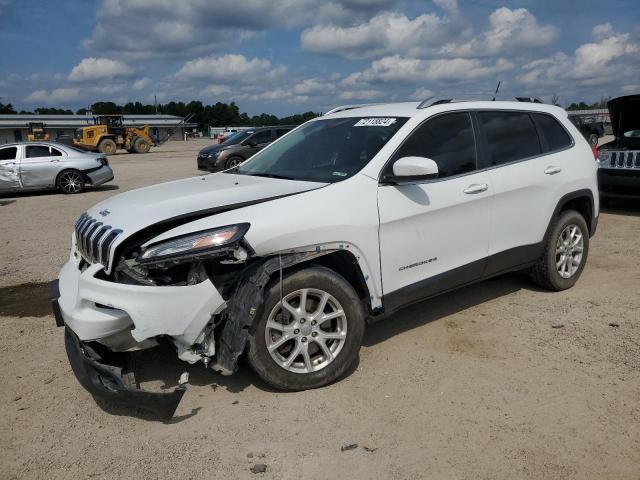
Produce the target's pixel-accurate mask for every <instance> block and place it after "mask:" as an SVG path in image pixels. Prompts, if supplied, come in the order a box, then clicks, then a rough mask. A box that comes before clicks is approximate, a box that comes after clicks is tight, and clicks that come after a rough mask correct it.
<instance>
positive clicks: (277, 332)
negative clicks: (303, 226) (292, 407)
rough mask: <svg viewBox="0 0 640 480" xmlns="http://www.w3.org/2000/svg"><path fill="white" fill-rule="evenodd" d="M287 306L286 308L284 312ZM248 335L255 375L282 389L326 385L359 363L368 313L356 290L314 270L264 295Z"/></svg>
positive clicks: (340, 279)
mask: <svg viewBox="0 0 640 480" xmlns="http://www.w3.org/2000/svg"><path fill="white" fill-rule="evenodd" d="M282 307H284V308H282ZM257 318H258V320H257V323H256V324H254V326H253V327H252V329H251V331H250V333H249V349H248V354H247V358H248V361H249V364H250V365H251V367H252V368H253V370H254V371H255V372H256V374H257V375H258V376H259V377H260V378H261V379H262V380H264V381H265V382H266V383H268V384H269V385H271V386H272V387H275V388H277V389H280V390H287V391H298V390H307V389H310V388H318V387H323V386H325V385H328V384H330V383H332V382H334V381H335V380H337V379H339V378H341V377H342V376H343V375H344V374H345V373H346V372H347V371H348V370H349V369H350V368H351V367H352V366H354V365H355V363H356V362H357V359H358V352H359V351H360V346H361V344H362V337H363V335H364V326H365V313H364V308H363V304H362V301H361V300H360V298H359V297H358V295H357V294H356V292H355V290H354V289H353V287H352V286H351V285H350V284H349V283H348V282H347V281H346V280H345V279H344V278H343V277H341V276H340V275H338V274H337V273H335V272H334V271H332V270H329V269H328V268H325V267H319V266H317V267H310V268H306V269H304V270H299V271H297V272H294V273H291V274H289V275H287V276H285V277H284V279H283V282H282V300H281V297H280V282H278V281H276V282H274V283H273V284H272V285H271V286H270V287H269V288H268V289H267V290H266V291H265V301H264V303H263V305H262V307H261V309H260V313H259V315H258V317H257Z"/></svg>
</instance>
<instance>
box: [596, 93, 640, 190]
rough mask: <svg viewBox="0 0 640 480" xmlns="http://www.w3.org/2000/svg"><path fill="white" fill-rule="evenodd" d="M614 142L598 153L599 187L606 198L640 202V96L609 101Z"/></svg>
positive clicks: (602, 147)
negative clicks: (630, 199)
mask: <svg viewBox="0 0 640 480" xmlns="http://www.w3.org/2000/svg"><path fill="white" fill-rule="evenodd" d="M607 107H608V108H609V116H610V117H611V127H612V128H613V134H614V135H615V137H616V138H615V140H613V141H611V142H608V143H605V144H604V145H602V146H601V147H600V151H599V153H598V167H599V168H598V187H599V189H600V196H601V197H603V198H605V199H607V198H633V197H635V198H640V95H627V96H626V97H618V98H614V99H613V100H611V101H609V103H608V104H607Z"/></svg>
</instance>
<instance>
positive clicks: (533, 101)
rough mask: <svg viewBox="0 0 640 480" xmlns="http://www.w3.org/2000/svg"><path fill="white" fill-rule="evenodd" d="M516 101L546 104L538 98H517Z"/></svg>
mask: <svg viewBox="0 0 640 480" xmlns="http://www.w3.org/2000/svg"><path fill="white" fill-rule="evenodd" d="M516 100H517V101H519V102H530V103H544V102H543V101H542V100H540V98H538V97H516Z"/></svg>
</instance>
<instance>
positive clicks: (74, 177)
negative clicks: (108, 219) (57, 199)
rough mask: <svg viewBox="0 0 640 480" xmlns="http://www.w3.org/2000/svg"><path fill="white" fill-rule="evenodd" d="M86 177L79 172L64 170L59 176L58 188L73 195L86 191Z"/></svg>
mask: <svg viewBox="0 0 640 480" xmlns="http://www.w3.org/2000/svg"><path fill="white" fill-rule="evenodd" d="M84 186H85V182H84V176H83V175H82V173H81V172H79V171H78V170H64V171H62V172H60V173H59V174H58V179H57V181H56V187H58V190H60V191H61V192H62V193H66V194H68V195H73V194H74V193H80V192H81V191H83V190H84Z"/></svg>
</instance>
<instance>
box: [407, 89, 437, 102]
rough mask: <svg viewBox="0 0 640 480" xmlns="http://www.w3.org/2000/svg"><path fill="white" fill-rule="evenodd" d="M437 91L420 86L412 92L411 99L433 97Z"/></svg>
mask: <svg viewBox="0 0 640 480" xmlns="http://www.w3.org/2000/svg"><path fill="white" fill-rule="evenodd" d="M434 95H435V92H434V91H433V90H429V89H428V88H424V87H420V88H416V89H415V90H414V92H413V93H412V94H411V100H426V99H427V98H429V97H433V96H434Z"/></svg>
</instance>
